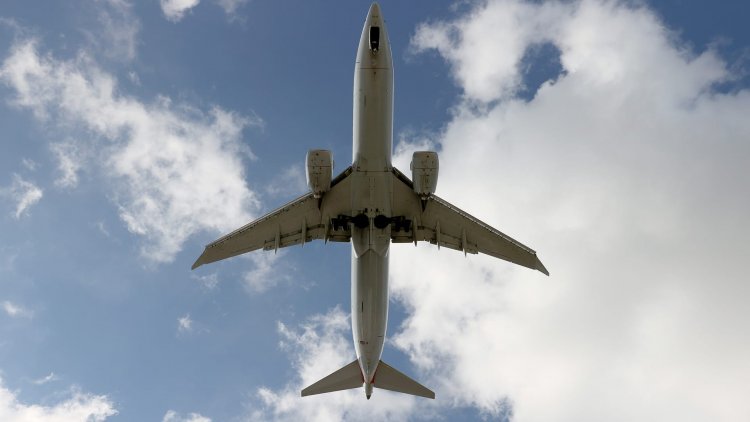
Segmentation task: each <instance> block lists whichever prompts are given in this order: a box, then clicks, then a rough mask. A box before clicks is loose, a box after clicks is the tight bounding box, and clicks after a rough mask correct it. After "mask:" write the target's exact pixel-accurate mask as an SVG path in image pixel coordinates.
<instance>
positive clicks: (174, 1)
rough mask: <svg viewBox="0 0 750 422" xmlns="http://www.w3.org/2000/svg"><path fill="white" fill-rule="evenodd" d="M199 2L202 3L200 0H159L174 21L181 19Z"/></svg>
mask: <svg viewBox="0 0 750 422" xmlns="http://www.w3.org/2000/svg"><path fill="white" fill-rule="evenodd" d="M198 3H200V0H159V4H160V5H161V11H162V12H164V16H165V17H166V18H167V19H168V20H170V21H172V22H178V21H180V20H181V19H182V18H183V17H184V16H185V13H187V11H188V10H190V9H192V8H194V7H195V6H197V5H198Z"/></svg>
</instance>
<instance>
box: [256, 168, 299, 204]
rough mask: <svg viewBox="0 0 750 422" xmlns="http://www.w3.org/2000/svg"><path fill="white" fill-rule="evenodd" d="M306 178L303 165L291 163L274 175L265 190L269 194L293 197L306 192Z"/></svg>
mask: <svg viewBox="0 0 750 422" xmlns="http://www.w3.org/2000/svg"><path fill="white" fill-rule="evenodd" d="M307 191H308V188H307V180H306V178H305V168H304V166H303V165H293V166H289V167H287V168H286V169H285V170H283V171H281V172H280V173H278V174H276V175H274V178H273V179H272V180H271V181H270V182H269V183H268V187H266V192H268V194H269V195H271V196H277V197H287V198H288V197H294V196H298V195H302V194H303V193H305V192H307Z"/></svg>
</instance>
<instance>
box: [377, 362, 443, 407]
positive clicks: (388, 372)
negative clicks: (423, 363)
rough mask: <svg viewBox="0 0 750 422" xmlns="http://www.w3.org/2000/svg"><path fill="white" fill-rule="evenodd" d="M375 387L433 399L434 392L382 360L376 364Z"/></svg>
mask: <svg viewBox="0 0 750 422" xmlns="http://www.w3.org/2000/svg"><path fill="white" fill-rule="evenodd" d="M373 385H374V386H375V388H382V389H384V390H391V391H396V392H398V393H406V394H411V395H413V396H420V397H427V398H428V399H434V398H435V393H434V392H433V391H432V390H430V389H429V388H427V387H425V386H424V385H422V384H420V383H418V382H416V381H414V380H413V379H411V378H409V377H407V376H406V375H404V374H402V373H401V372H399V371H397V370H396V369H395V368H393V367H392V366H390V365H388V364H386V363H385V362H383V361H382V360H381V361H380V363H379V364H378V369H377V371H376V372H375V378H374V380H373Z"/></svg>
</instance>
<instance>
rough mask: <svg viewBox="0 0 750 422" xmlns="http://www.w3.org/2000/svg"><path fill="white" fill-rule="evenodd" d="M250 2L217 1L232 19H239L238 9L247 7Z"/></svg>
mask: <svg viewBox="0 0 750 422" xmlns="http://www.w3.org/2000/svg"><path fill="white" fill-rule="evenodd" d="M249 1H250V0H216V3H217V4H218V5H219V7H221V8H222V9H224V13H226V14H227V16H229V17H230V18H233V17H237V9H239V8H240V7H242V6H244V5H246V4H247V3H248V2H249Z"/></svg>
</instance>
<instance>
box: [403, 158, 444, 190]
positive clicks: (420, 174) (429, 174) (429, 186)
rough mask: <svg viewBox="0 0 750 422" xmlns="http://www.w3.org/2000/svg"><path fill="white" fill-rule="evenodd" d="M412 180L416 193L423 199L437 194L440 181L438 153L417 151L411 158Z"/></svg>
mask: <svg viewBox="0 0 750 422" xmlns="http://www.w3.org/2000/svg"><path fill="white" fill-rule="evenodd" d="M410 167H411V180H412V181H413V182H414V192H416V194H417V195H419V196H420V197H421V198H426V197H428V196H429V195H430V194H432V193H435V188H437V180H438V168H439V167H440V163H439V161H438V155H437V152H433V151H417V152H415V153H414V155H412V157H411V166H410Z"/></svg>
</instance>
